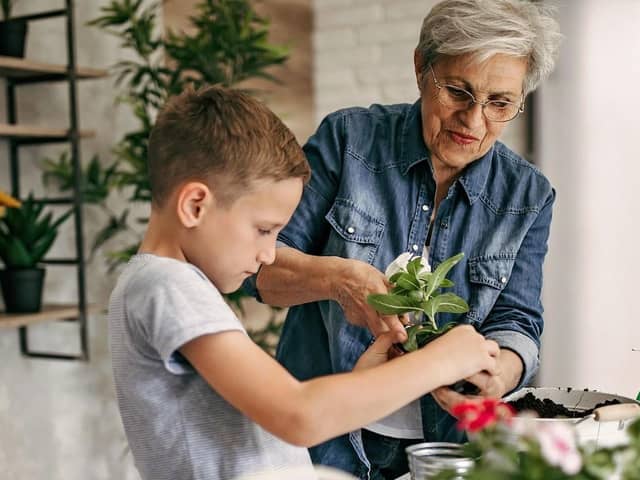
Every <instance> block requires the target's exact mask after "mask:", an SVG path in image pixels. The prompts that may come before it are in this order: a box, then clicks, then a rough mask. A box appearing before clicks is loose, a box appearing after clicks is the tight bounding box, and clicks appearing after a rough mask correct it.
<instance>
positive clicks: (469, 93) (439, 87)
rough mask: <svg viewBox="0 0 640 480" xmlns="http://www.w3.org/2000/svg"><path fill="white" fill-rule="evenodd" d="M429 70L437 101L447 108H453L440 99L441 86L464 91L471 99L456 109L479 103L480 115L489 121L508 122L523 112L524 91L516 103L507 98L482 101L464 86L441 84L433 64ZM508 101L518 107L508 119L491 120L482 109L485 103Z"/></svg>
mask: <svg viewBox="0 0 640 480" xmlns="http://www.w3.org/2000/svg"><path fill="white" fill-rule="evenodd" d="M429 70H431V75H432V76H433V83H434V84H435V86H436V88H437V89H438V95H437V97H436V98H437V99H438V102H439V103H440V105H442V106H444V107H447V108H455V107H452V106H450V105H446V104H444V103H443V102H442V100H440V92H441V91H442V89H443V88H452V89H453V90H457V91H460V92H464V93H466V94H467V95H469V98H470V99H471V104H469V105H467V107H466V108H464V109H463V108H460V109H458V110H468V109H469V108H471V105H473V104H476V103H477V104H478V105H480V106H481V107H482V108H481V110H482V116H483V117H484V118H485V119H486V120H487V121H489V122H496V123H507V122H510V121H511V120H513V119H515V118H516V117H517V116H518V115H520V114H521V113H523V112H524V93H523V94H521V100H520V104H519V105H518V104H517V103H515V102H510V101H509V100H485V101H484V102H481V101H480V100H477V99H476V97H475V96H474V95H473V93H471V92H469V91H468V90H465V89H464V88H461V87H458V86H456V85H449V84H447V83H445V84H441V83H440V82H439V81H438V79H437V78H436V72H434V71H433V66H432V65H429ZM498 102H499V103H508V104H509V105H515V106H516V107H518V109H517V110H516V113H515V115H514V116H513V117H511V118H509V119H508V120H493V119H491V118H489V117H487V114H486V113H485V111H484V107H486V106H487V105H490V104H492V103H498Z"/></svg>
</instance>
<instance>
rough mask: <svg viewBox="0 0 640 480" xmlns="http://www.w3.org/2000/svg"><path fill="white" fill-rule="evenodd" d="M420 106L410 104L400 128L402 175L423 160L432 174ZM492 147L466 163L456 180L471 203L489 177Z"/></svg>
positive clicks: (478, 195) (418, 102)
mask: <svg viewBox="0 0 640 480" xmlns="http://www.w3.org/2000/svg"><path fill="white" fill-rule="evenodd" d="M420 107H421V104H420V100H418V101H417V102H416V103H414V104H413V105H412V106H411V109H410V110H409V113H408V115H407V117H406V119H405V122H404V127H403V129H402V142H401V153H400V165H401V168H402V173H403V174H404V175H406V174H407V172H408V171H409V169H410V168H411V167H414V166H415V165H417V164H419V163H422V162H424V161H427V164H428V165H429V170H430V171H431V174H432V175H433V167H432V164H431V152H429V149H428V148H427V146H426V145H425V143H424V138H423V136H422V115H421V108H420ZM494 148H495V145H492V146H491V148H490V149H489V151H488V152H487V153H486V154H485V155H484V156H482V157H481V158H479V159H478V160H475V161H474V162H472V163H471V164H470V165H468V166H467V167H466V168H465V169H464V171H463V172H462V175H460V177H459V178H458V182H459V183H460V185H461V186H462V188H463V190H464V192H465V193H466V195H467V199H468V200H469V203H470V204H471V205H473V203H475V201H476V200H477V199H478V197H480V195H481V194H482V192H483V191H484V187H485V184H486V183H487V179H488V177H489V170H490V168H491V158H492V157H493V153H494Z"/></svg>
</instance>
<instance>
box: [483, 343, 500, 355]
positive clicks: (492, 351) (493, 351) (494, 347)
mask: <svg viewBox="0 0 640 480" xmlns="http://www.w3.org/2000/svg"><path fill="white" fill-rule="evenodd" d="M486 342H487V349H488V350H489V355H491V356H492V357H497V356H499V355H500V346H499V345H498V344H497V343H496V342H494V341H493V340H487V341H486Z"/></svg>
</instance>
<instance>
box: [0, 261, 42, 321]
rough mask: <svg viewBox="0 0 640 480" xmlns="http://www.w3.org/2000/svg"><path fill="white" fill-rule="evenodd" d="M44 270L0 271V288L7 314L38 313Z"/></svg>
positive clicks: (40, 303)
mask: <svg viewBox="0 0 640 480" xmlns="http://www.w3.org/2000/svg"><path fill="white" fill-rule="evenodd" d="M44 274H45V269H44V268H25V269H17V270H0V286H1V287H2V297H3V298H4V305H5V309H6V311H7V313H33V312H39V311H40V308H41V307H42V285H43V283H44Z"/></svg>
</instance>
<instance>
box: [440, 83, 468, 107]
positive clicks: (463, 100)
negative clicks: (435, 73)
mask: <svg viewBox="0 0 640 480" xmlns="http://www.w3.org/2000/svg"><path fill="white" fill-rule="evenodd" d="M438 100H440V103H442V104H443V105H444V106H445V107H449V108H455V109H466V108H469V107H470V106H471V104H472V103H473V96H472V95H471V94H470V93H469V92H467V91H466V90H464V89H462V88H458V87H454V86H453V85H443V86H442V88H440V89H439V93H438Z"/></svg>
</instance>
